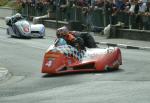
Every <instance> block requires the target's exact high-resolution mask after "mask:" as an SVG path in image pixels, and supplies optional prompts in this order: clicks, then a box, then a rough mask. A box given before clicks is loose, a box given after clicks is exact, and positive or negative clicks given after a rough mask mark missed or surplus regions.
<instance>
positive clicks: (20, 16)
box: [5, 13, 23, 26]
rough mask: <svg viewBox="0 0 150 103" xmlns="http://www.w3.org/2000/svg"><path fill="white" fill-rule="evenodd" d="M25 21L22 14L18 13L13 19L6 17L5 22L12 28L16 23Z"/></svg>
mask: <svg viewBox="0 0 150 103" xmlns="http://www.w3.org/2000/svg"><path fill="white" fill-rule="evenodd" d="M21 19H23V17H22V15H21V14H20V13H16V14H15V15H13V16H11V17H6V18H5V21H6V24H7V25H8V26H12V25H13V24H14V23H16V22H17V21H18V20H21Z"/></svg>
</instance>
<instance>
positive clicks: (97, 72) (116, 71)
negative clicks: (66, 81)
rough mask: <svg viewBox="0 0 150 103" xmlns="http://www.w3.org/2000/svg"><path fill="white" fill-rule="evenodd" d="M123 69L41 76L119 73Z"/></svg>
mask: <svg viewBox="0 0 150 103" xmlns="http://www.w3.org/2000/svg"><path fill="white" fill-rule="evenodd" d="M123 71H124V70H123V69H118V70H110V71H102V72H99V71H96V72H95V71H94V72H70V73H61V74H45V75H43V76H42V77H43V78H50V77H61V76H72V75H83V74H100V73H103V74H104V73H119V72H123Z"/></svg>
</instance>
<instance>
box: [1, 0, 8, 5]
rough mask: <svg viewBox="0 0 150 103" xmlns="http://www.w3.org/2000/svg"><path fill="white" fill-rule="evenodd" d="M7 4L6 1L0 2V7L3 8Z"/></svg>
mask: <svg viewBox="0 0 150 103" xmlns="http://www.w3.org/2000/svg"><path fill="white" fill-rule="evenodd" d="M7 3H8V0H0V6H4V5H6V4H7Z"/></svg>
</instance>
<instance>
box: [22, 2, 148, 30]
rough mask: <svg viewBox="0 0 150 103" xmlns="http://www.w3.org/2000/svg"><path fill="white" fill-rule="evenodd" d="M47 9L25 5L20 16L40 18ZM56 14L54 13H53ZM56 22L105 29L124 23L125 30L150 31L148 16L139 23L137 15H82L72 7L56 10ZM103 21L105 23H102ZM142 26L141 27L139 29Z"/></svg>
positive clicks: (93, 13)
mask: <svg viewBox="0 0 150 103" xmlns="http://www.w3.org/2000/svg"><path fill="white" fill-rule="evenodd" d="M48 9H49V7H48V5H45V6H43V7H42V9H37V7H36V6H32V5H28V4H26V5H25V7H24V8H22V11H21V13H22V15H23V16H24V17H27V18H31V17H36V16H42V15H45V14H47V11H48ZM54 13H56V11H54ZM57 14H59V15H58V20H61V21H80V22H81V23H82V24H85V25H88V24H89V25H90V26H97V27H105V26H106V25H108V24H112V25H113V24H117V23H118V22H122V23H124V27H125V28H127V29H145V30H150V23H149V20H150V16H145V15H142V16H140V17H141V21H139V23H138V22H137V15H135V14H133V15H130V14H129V13H126V12H118V13H117V14H116V15H115V16H111V15H110V13H109V11H105V16H104V11H103V10H102V9H96V10H93V12H92V13H90V14H89V15H85V14H83V9H82V8H81V7H77V6H73V7H70V8H68V9H67V10H65V12H62V11H60V10H58V13H57ZM104 20H105V21H104ZM140 26H142V27H140Z"/></svg>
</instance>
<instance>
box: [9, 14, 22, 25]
mask: <svg viewBox="0 0 150 103" xmlns="http://www.w3.org/2000/svg"><path fill="white" fill-rule="evenodd" d="M21 19H23V17H22V15H21V14H20V13H16V14H15V15H14V16H12V23H15V22H17V21H18V20H21Z"/></svg>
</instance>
